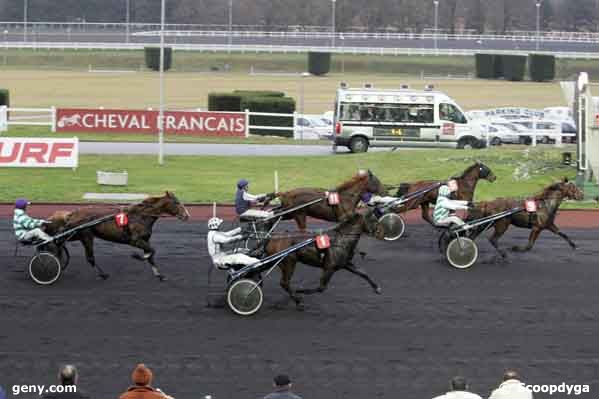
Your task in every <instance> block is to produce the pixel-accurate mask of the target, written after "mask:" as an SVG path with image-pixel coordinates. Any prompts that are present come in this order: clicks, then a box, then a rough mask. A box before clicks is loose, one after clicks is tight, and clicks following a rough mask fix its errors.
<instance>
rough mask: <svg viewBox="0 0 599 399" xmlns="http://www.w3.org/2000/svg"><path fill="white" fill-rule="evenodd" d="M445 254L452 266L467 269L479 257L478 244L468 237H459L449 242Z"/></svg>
mask: <svg viewBox="0 0 599 399" xmlns="http://www.w3.org/2000/svg"><path fill="white" fill-rule="evenodd" d="M445 255H446V257H447V261H448V262H449V264H450V265H451V266H453V267H455V268H456V269H467V268H469V267H470V266H472V265H473V264H474V263H475V262H476V260H477V259H478V246H477V245H476V243H475V242H474V241H472V240H471V239H470V238H468V237H457V238H454V239H453V240H451V241H450V242H449V244H448V245H447V249H446V251H445Z"/></svg>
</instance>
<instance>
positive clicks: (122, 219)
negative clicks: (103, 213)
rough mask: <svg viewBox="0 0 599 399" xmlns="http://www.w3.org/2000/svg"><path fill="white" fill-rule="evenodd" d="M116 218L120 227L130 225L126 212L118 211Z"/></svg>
mask: <svg viewBox="0 0 599 399" xmlns="http://www.w3.org/2000/svg"><path fill="white" fill-rule="evenodd" d="M114 220H115V222H116V225H117V226H119V227H127V226H128V225H129V217H128V216H127V214H126V213H124V212H121V213H117V214H116V216H115V217H114Z"/></svg>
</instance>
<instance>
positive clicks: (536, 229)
mask: <svg viewBox="0 0 599 399" xmlns="http://www.w3.org/2000/svg"><path fill="white" fill-rule="evenodd" d="M541 231H542V229H541V228H539V227H533V228H532V231H531V232H530V235H529V236H528V245H526V247H524V248H522V247H519V246H517V245H516V246H514V247H512V251H515V252H526V251H530V250H531V249H532V247H533V246H534V245H535V241H537V238H539V234H541Z"/></svg>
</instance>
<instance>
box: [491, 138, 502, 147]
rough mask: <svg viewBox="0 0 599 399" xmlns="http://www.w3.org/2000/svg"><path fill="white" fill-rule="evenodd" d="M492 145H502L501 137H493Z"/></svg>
mask: <svg viewBox="0 0 599 399" xmlns="http://www.w3.org/2000/svg"><path fill="white" fill-rule="evenodd" d="M491 145H501V139H500V138H499V137H493V139H492V140H491Z"/></svg>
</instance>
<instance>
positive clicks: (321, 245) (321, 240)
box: [316, 234, 331, 249]
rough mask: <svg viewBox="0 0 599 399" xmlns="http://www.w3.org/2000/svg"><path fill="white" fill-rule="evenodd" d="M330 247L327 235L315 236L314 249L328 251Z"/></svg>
mask: <svg viewBox="0 0 599 399" xmlns="http://www.w3.org/2000/svg"><path fill="white" fill-rule="evenodd" d="M330 247H331V239H330V238H329V236H328V235H327V234H321V235H318V236H316V248H318V249H328V248H330Z"/></svg>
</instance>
